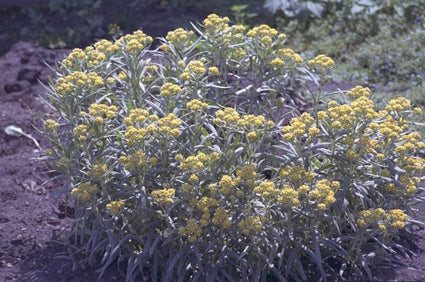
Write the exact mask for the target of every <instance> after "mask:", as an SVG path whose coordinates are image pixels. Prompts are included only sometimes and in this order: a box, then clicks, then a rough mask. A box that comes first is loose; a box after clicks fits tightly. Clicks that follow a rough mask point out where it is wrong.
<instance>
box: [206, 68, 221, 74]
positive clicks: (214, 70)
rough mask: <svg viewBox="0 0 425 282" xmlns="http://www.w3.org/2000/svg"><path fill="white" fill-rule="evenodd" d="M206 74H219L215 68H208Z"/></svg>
mask: <svg viewBox="0 0 425 282" xmlns="http://www.w3.org/2000/svg"><path fill="white" fill-rule="evenodd" d="M208 74H209V75H211V76H217V75H219V74H220V72H219V70H218V68H217V67H209V68H208Z"/></svg>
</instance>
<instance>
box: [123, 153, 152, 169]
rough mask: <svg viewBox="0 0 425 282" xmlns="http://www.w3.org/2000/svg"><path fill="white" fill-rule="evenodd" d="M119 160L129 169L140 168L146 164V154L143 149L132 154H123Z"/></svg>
mask: <svg viewBox="0 0 425 282" xmlns="http://www.w3.org/2000/svg"><path fill="white" fill-rule="evenodd" d="M119 161H120V162H121V163H123V164H124V167H125V168H126V169H128V170H139V169H142V168H143V167H145V166H146V164H147V162H146V154H145V153H144V152H143V151H136V152H134V153H132V154H131V155H130V156H128V157H126V156H121V157H120V158H119Z"/></svg>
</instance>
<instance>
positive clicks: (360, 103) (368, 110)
mask: <svg viewBox="0 0 425 282" xmlns="http://www.w3.org/2000/svg"><path fill="white" fill-rule="evenodd" d="M350 106H351V108H352V110H353V114H354V115H356V117H357V119H360V118H365V119H367V120H372V119H375V118H377V117H379V113H377V112H376V111H375V109H374V105H373V101H372V100H370V99H368V98H367V97H364V96H362V97H359V98H358V99H356V100H355V101H353V102H351V103H350Z"/></svg>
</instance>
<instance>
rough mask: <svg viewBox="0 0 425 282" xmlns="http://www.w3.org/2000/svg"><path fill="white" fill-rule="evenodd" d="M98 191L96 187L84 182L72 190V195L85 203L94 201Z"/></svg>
mask: <svg viewBox="0 0 425 282" xmlns="http://www.w3.org/2000/svg"><path fill="white" fill-rule="evenodd" d="M97 191H98V190H97V187H96V186H95V185H91V183H90V182H84V183H81V184H79V185H78V186H76V187H75V188H73V189H72V190H71V195H72V196H74V197H75V198H77V199H79V200H81V201H83V202H87V201H90V200H91V199H92V197H93V196H94V194H95V193H96V192H97Z"/></svg>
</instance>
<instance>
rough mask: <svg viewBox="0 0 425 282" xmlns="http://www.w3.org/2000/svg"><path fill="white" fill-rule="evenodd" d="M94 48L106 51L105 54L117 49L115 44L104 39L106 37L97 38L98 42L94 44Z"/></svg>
mask: <svg viewBox="0 0 425 282" xmlns="http://www.w3.org/2000/svg"><path fill="white" fill-rule="evenodd" d="M94 48H96V50H98V51H100V52H103V53H106V54H110V53H114V52H116V51H118V49H119V47H118V45H117V44H115V43H113V42H111V41H109V40H106V39H102V40H99V41H98V42H96V43H95V44H94Z"/></svg>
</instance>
